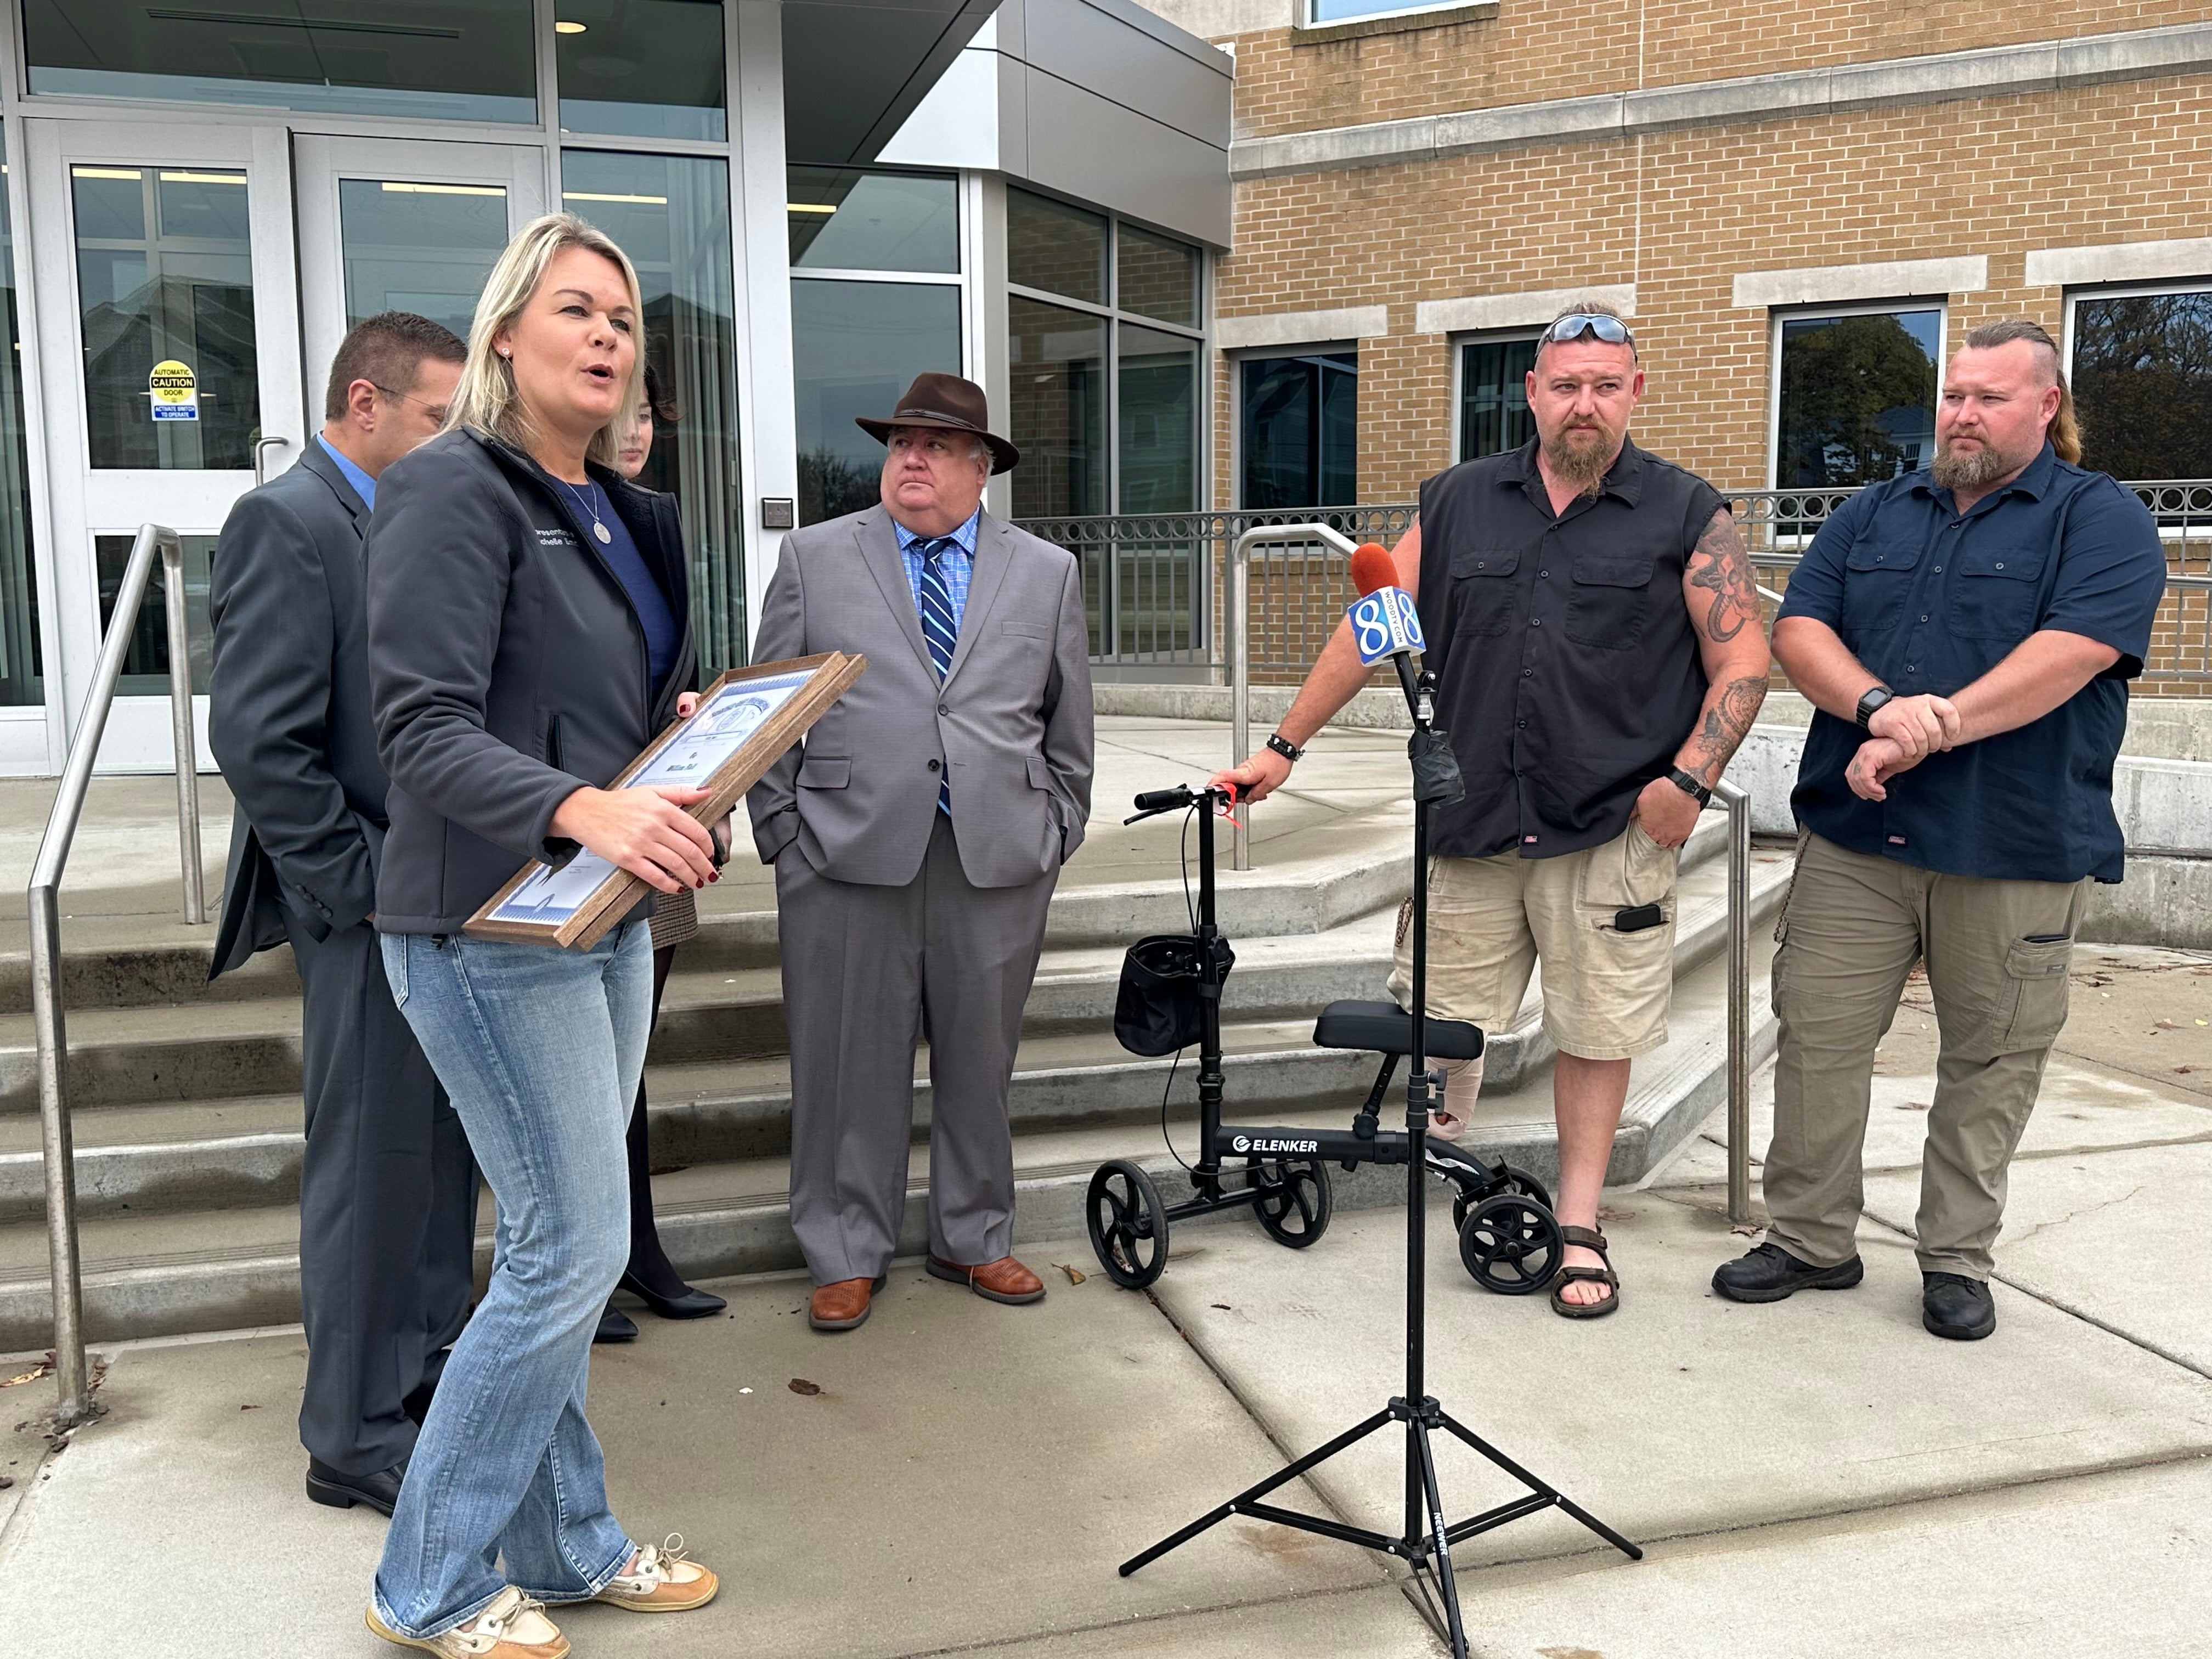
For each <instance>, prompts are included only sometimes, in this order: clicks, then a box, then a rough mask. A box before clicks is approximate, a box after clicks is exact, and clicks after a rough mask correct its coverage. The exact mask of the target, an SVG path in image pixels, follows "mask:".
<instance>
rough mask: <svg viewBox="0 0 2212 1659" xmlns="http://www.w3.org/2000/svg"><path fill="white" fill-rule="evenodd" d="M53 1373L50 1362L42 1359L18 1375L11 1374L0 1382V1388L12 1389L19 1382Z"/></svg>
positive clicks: (34, 1380)
mask: <svg viewBox="0 0 2212 1659" xmlns="http://www.w3.org/2000/svg"><path fill="white" fill-rule="evenodd" d="M53 1374H54V1368H53V1366H52V1364H51V1363H50V1362H49V1361H46V1360H43V1359H42V1360H40V1362H39V1363H38V1364H35V1365H33V1366H32V1367H31V1369H30V1370H27V1371H24V1372H22V1373H21V1374H20V1375H19V1376H11V1377H9V1379H8V1380H7V1381H6V1382H4V1383H0V1389H12V1388H15V1387H16V1386H17V1385H18V1384H21V1383H35V1382H37V1381H38V1380H39V1379H40V1377H42V1376H52V1375H53Z"/></svg>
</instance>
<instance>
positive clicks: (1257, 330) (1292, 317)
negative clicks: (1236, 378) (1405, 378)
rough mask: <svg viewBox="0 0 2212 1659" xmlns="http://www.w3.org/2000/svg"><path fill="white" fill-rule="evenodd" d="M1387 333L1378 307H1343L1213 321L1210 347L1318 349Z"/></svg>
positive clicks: (1383, 312)
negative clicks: (1310, 347)
mask: <svg viewBox="0 0 2212 1659" xmlns="http://www.w3.org/2000/svg"><path fill="white" fill-rule="evenodd" d="M1389 331H1390V313H1389V309H1388V308H1387V307H1383V306H1346V307H1342V308H1341V309H1340V310H1336V311H1276V312H1268V313H1263V314H1261V315H1260V316H1256V317H1220V318H1217V319H1214V324H1213V340H1214V343H1215V344H1216V345H1218V346H1219V347H1220V348H1221V349H1223V350H1224V351H1243V350H1248V349H1250V348H1252V347H1255V346H1285V345H1300V346H1307V345H1322V344H1326V343H1328V342H1330V341H1332V340H1364V339H1371V338H1373V337H1375V336H1376V335H1378V334H1388V333H1389Z"/></svg>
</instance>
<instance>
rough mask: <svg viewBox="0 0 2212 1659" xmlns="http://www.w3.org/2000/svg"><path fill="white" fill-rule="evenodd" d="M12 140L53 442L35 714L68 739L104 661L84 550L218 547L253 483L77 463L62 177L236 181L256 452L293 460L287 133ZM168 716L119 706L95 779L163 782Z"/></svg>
mask: <svg viewBox="0 0 2212 1659" xmlns="http://www.w3.org/2000/svg"><path fill="white" fill-rule="evenodd" d="M23 131H24V137H25V143H24V150H25V155H24V157H23V162H24V167H25V171H26V173H27V178H26V179H25V193H26V195H27V198H28V203H29V208H30V215H29V224H28V227H27V230H26V232H25V236H26V240H27V243H28V246H29V249H30V254H31V265H32V282H31V285H30V304H29V306H28V307H27V311H28V313H29V314H28V317H27V319H26V324H25V328H24V331H25V333H26V334H27V335H34V336H35V337H36V338H37V340H38V342H39V357H40V364H41V367H42V369H43V375H44V380H43V391H44V394H45V395H44V398H43V408H42V410H41V419H42V421H43V422H44V424H45V427H46V434H47V438H48V441H47V443H46V455H45V462H46V489H47V499H48V501H49V503H50V507H49V510H48V522H49V523H50V525H51V526H52V531H51V535H52V543H51V545H52V559H51V562H50V566H49V568H51V570H52V578H53V580H52V586H50V587H49V588H48V589H47V590H46V592H45V593H44V594H43V595H42V609H45V610H46V611H47V621H46V624H45V626H46V640H47V641H48V647H49V648H48V651H47V656H46V708H47V713H48V718H49V720H50V722H51V721H53V720H59V721H60V722H61V725H60V728H59V729H60V731H62V732H68V731H73V730H75V729H76V725H77V722H78V720H80V718H81V717H82V712H83V709H84V707H85V703H86V699H87V698H88V696H89V694H90V691H91V686H92V678H93V671H94V665H95V662H96V660H97V659H98V656H99V653H100V635H101V626H100V586H99V578H98V572H97V569H96V567H95V564H94V556H93V544H94V543H93V538H94V537H95V536H100V535H123V536H130V535H133V534H135V533H136V532H137V528H138V526H140V525H142V524H143V523H145V522H146V521H148V520H159V521H161V522H162V523H164V524H168V525H173V526H175V527H176V529H177V530H178V531H179V533H181V534H183V535H187V536H192V535H213V534H215V533H216V532H217V531H219V530H221V529H222V521H223V519H224V517H225V516H226V515H227V514H228V512H229V510H230V507H231V506H232V504H233V503H234V502H235V501H237V499H238V498H239V496H240V495H244V494H245V493H246V490H247V489H251V488H252V483H253V474H252V471H251V469H250V468H246V467H240V468H238V469H235V470H232V469H227V468H226V469H221V470H208V471H155V470H136V469H133V470H109V469H101V470H99V471H95V470H94V469H93V468H92V467H90V466H89V465H88V464H87V448H88V445H87V437H86V424H85V422H86V409H85V393H84V376H83V370H82V363H83V344H82V336H81V332H80V325H81V319H82V305H81V302H80V297H79V292H78V283H77V270H76V228H75V223H74V217H73V211H72V205H71V200H70V167H72V166H75V165H78V164H85V165H92V166H100V165H107V166H114V167H161V166H178V167H225V168H242V169H244V171H245V172H246V190H247V204H246V215H247V236H248V258H249V259H250V261H251V269H252V281H253V314H254V343H255V355H256V368H257V376H256V378H257V380H258V392H259V395H260V402H261V428H260V429H261V432H262V434H263V435H264V438H268V439H276V438H281V439H283V441H284V446H285V447H284V448H283V449H279V450H277V451H276V454H277V456H279V457H282V456H283V455H285V454H286V453H289V454H290V455H295V456H296V455H297V454H298V453H299V446H300V445H301V443H302V442H304V441H305V440H306V438H307V424H306V405H305V404H304V403H303V401H302V399H301V373H300V315H299V300H298V295H299V289H298V285H297V283H298V279H297V276H296V271H297V263H296V259H295V250H294V238H293V224H292V212H293V207H292V167H291V152H290V146H289V143H288V137H287V134H286V133H285V131H284V130H283V128H281V127H273V126H246V125H238V126H220V125H210V124H203V123H197V122H194V123H184V122H177V121H172V120H159V119H152V120H115V121H86V120H75V119H71V120H45V119H40V118H37V117H26V118H25V119H24V122H23ZM282 464H283V462H282V461H281V460H279V461H277V462H276V465H282ZM166 702H167V699H166V698H163V697H160V696H132V697H119V698H118V699H117V700H116V704H115V711H114V714H113V717H112V719H111V720H110V721H109V723H108V729H107V732H106V736H105V738H103V740H102V743H101V746H100V769H101V770H102V771H108V772H152V771H167V770H169V769H171V768H172V767H173V764H174V761H173V753H172V743H171V738H170V735H169V718H168V714H167V709H166V708H165V706H164V705H165V704H166ZM194 703H195V723H196V726H197V732H198V739H199V740H198V749H199V754H198V766H199V769H201V770H204V771H212V770H214V769H215V765H214V762H213V759H212V758H211V757H210V755H209V753H208V750H207V738H206V726H207V700H206V698H205V697H204V696H200V697H197V698H195V699H194Z"/></svg>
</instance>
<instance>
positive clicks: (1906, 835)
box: [1781, 444, 2166, 882]
mask: <svg viewBox="0 0 2212 1659" xmlns="http://www.w3.org/2000/svg"><path fill="white" fill-rule="evenodd" d="M2165 591H2166V555H2165V552H2164V550H2163V549H2162V548H2161V547H2160V543H2159V538H2158V527H2157V526H2156V524H2155V523H2154V521H2153V520H2152V518H2151V516H2150V513H2149V512H2148V510H2147V509H2146V508H2145V507H2144V506H2143V504H2142V502H2141V501H2138V500H2137V499H2136V496H2135V495H2134V493H2133V492H2132V491H2130V490H2128V489H2124V488H2122V487H2121V486H2120V485H2119V484H2118V483H2114V482H2113V481H2112V479H2111V478H2109V477H2106V476H2105V474H2103V473H2101V472H2087V471H2083V470H2082V469H2081V468H2080V467H2078V466H2073V465H2068V464H2067V463H2066V462H2064V461H2062V460H2060V459H2058V458H2057V454H2056V453H2054V452H2053V451H2052V450H2051V447H2050V446H2049V445H2048V444H2045V446H2044V449H2043V453H2042V454H2041V455H2039V456H2038V457H2037V458H2036V459H2035V460H2034V461H2033V462H2031V463H2030V464H2029V465H2028V468H2027V471H2025V472H2023V473H2021V475H2020V477H2017V478H2015V480H2014V481H2013V482H2012V483H2009V484H2008V485H2006V486H2005V488H2003V489H2000V490H1998V491H1996V493H1994V494H1993V495H1986V496H1984V498H1983V499H1982V500H1980V501H1977V502H1976V503H1975V504H1974V507H1973V509H1972V511H1971V512H1969V513H1966V514H1965V516H1963V517H1961V516H1960V513H1959V511H1958V508H1957V506H1956V504H1955V503H1954V501H1953V500H1952V498H1951V492H1950V491H1949V490H1948V489H1940V488H1938V487H1937V485H1936V482H1935V480H1934V478H1933V477H1932V476H1931V475H1930V474H1929V472H1928V471H1926V470H1924V469H1923V470H1922V471H1917V472H1911V473H1907V474H1906V475H1905V477H1900V478H1893V479H1891V480H1889V481H1888V482H1887V483H1879V484H1875V485H1873V486H1871V487H1869V489H1863V490H1861V491H1860V492H1859V493H1858V494H1857V495H1854V496H1852V497H1851V499H1850V500H1849V501H1845V502H1844V504H1843V506H1842V507H1839V508H1838V509H1837V511H1836V513H1835V515H1834V516H1833V517H1832V518H1831V519H1830V520H1828V521H1827V523H1826V524H1825V525H1823V526H1821V527H1820V534H1819V535H1817V536H1815V537H1814V538H1813V544H1812V545H1811V546H1810V547H1809V548H1808V549H1807V550H1806V552H1805V556H1804V559H1803V561H1802V562H1801V563H1800V564H1799V565H1798V567H1797V568H1796V570H1795V571H1794V572H1793V573H1791V575H1790V592H1789V597H1788V599H1786V601H1785V602H1784V605H1783V606H1782V611H1781V615H1782V616H1784V617H1812V618H1813V619H1814V621H1816V622H1823V623H1826V624H1827V625H1828V626H1829V627H1831V628H1832V629H1835V630H1836V633H1837V634H1838V635H1839V636H1840V637H1841V638H1842V640H1843V642H1844V645H1845V646H1847V647H1849V648H1850V651H1851V652H1852V653H1853V654H1854V655H1856V656H1857V658H1858V659H1859V660H1860V661H1861V662H1862V663H1863V664H1864V665H1866V667H1867V670H1868V671H1869V672H1870V673H1873V674H1877V675H1879V676H1880V677H1881V681H1882V683H1883V684H1885V685H1887V686H1888V687H1889V688H1890V689H1891V690H1893V691H1894V692H1895V693H1897V695H1898V696H1915V695H1917V694H1919V693H1922V692H1933V693H1935V694H1936V696H1945V697H1948V696H1953V695H1954V694H1955V693H1957V692H1958V691H1959V690H1960V689H1961V688H1963V687H1965V686H1966V685H1968V684H1972V682H1973V681H1975V680H1977V679H1979V678H1981V677H1982V676H1983V675H1984V674H1986V673H1988V672H1989V671H1990V669H1992V668H1994V667H1996V665H1997V664H1998V663H1999V662H2001V661H2002V660H2003V659H2004V658H2005V657H2007V656H2008V655H2009V654H2010V653H2011V652H2012V651H2013V649H2014V647H2016V646H2018V645H2019V644H2020V643H2021V641H2023V640H2025V639H2027V637H2028V635H2031V634H2035V633H2039V632H2041V631H2043V630H2045V629H2055V630H2057V631H2061V632H2063V633H2068V634H2079V635H2083V636H2084V637H2086V638H2088V639H2093V640H2095V641H2099V642H2100V643H2101V644H2104V645H2108V646H2110V647H2112V649H2113V650H2115V651H2117V652H2118V653H2120V658H2119V660H2118V662H2116V663H2114V664H2113V665H2112V667H2110V668H2108V669H2107V670H2106V671H2105V672H2104V673H2102V674H2100V676H2098V677H2097V678H2095V679H2093V680H2092V681H2090V682H2089V684H2087V685H2085V686H2083V687H2082V688H2081V690H2079V691H2077V692H2076V693H2075V695H2074V696H2071V697H2069V699H2068V700H2067V701H2066V702H2063V703H2061V704H2060V705H2059V706H2058V707H2057V708H2054V709H2052V710H2051V713H2049V714H2045V716H2044V717H2043V718H2042V719H2041V720H2033V721H2031V722H2029V723H2028V724H2027V725H2026V726H2019V727H2016V728H2015V729H2014V730H2012V731H2010V732H1998V733H1997V734H1996V736H1994V737H1988V738H1982V739H1981V740H1980V741H1979V742H1977V743H1970V744H1964V745H1962V746H1961V747H1960V748H1957V749H1953V750H1947V751H1946V752H1944V753H1942V754H1937V755H1930V756H1929V757H1928V758H1927V759H1926V760H1924V761H1923V762H1921V763H1920V764H1919V765H1918V766H1917V767H1915V768H1914V769H1912V770H1911V771H1909V772H1905V773H1902V774H1900V775H1898V776H1896V777H1894V778H1893V779H1891V780H1890V781H1889V784H1888V791H1889V799H1887V800H1886V801H1869V800H1862V799H1859V798H1858V797H1857V795H1855V794H1853V793H1851V790H1850V785H1849V784H1848V783H1846V782H1845V781H1844V768H1845V767H1847V766H1849V765H1850V760H1851V757H1852V756H1853V755H1855V754H1857V752H1858V748H1859V745H1860V744H1862V743H1863V742H1864V741H1866V734H1865V733H1864V732H1861V731H1860V730H1859V728H1858V727H1857V726H1856V725H1854V724H1853V723H1852V722H1851V721H1850V720H1838V719H1837V718H1836V717H1835V716H1834V715H1832V714H1820V713H1818V712H1816V713H1815V714H1814V716H1813V726H1812V730H1811V731H1810V732H1808V734H1807V737H1806V742H1805V757H1804V761H1803V763H1802V765H1801V766H1800V768H1799V769H1798V774H1797V788H1796V793H1794V794H1793V795H1791V797H1790V805H1791V806H1792V807H1793V808H1794V809H1795V810H1796V815H1797V821H1798V822H1799V823H1802V824H1803V825H1804V826H1805V827H1806V828H1807V829H1810V830H1811V831H1812V832H1813V833H1814V835H1816V836H1822V837H1824V838H1825V839H1826V840H1828V841H1832V842H1834V843H1835V844H1836V845H1838V847H1843V848H1849V849H1850V851H1852V852H1855V853H1863V854H1869V855H1871V856H1875V857H1881V858H1890V859H1895V860H1897V861H1898V862H1899V863H1901V864H1910V865H1915V866H1918V867H1919V868H1921V869H1923V870H1934V871H1937V872H1942V873H1943V874H1946V875H1957V876H1990V877H1999V878H2008V879H2012V880H2020V881H2060V882H2070V881H2079V880H2080V879H2081V878H2082V877H2084V876H2094V877H2095V878H2097V879H2098V880H2099V881H2106V882H2116V881H2118V880H2119V879H2120V877H2121V874H2122V862H2123V852H2124V848H2123V845H2122V842H2121V836H2120V826H2119V821H2118V819H2117V818H2116V817H2114V816H2113V814H2112V761H2113V758H2114V757H2116V756H2117V755H2118V753H2119V750H2120V738H2121V737H2122V735H2123V734H2124V732H2125V731H2126V729H2127V719H2128V690H2127V684H2126V683H2127V682H2128V681H2129V680H2130V679H2133V678H2135V677H2136V675H2138V674H2140V673H2142V659H2143V653H2145V652H2146V651H2148V649H2149V648H2150V633H2151V623H2152V620H2153V618H2154V617H2155V616H2156V615H2157V613H2158V606H2159V601H2160V598H2161V596H2162V595H2163V594H2164V592H2165Z"/></svg>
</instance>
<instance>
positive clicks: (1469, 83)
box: [1158, 0, 2212, 137]
mask: <svg viewBox="0 0 2212 1659" xmlns="http://www.w3.org/2000/svg"><path fill="white" fill-rule="evenodd" d="M1158 9H1159V10H1160V11H1162V12H1163V13H1164V14H1165V15H1168V16H1169V17H1170V18H1171V19H1172V18H1173V17H1174V16H1175V15H1176V5H1175V4H1174V3H1173V0H1158ZM2208 18H2212V5H2207V4H2206V3H2204V0H2148V3H2142V4H2129V3H2112V0H2104V3H2086V4H2072V5H2068V4H2059V5H2044V4H2037V3H2034V0H1986V3H1983V0H1892V3H1869V0H1826V3H1820V0H1815V3H1811V4H1793V3H1791V0H1670V3H1657V4H1650V3H1647V4H1644V5H1641V6H1638V5H1636V4H1630V5H1625V6H1623V5H1613V6H1606V5H1597V6H1593V5H1590V4H1588V3H1586V0H1501V3H1500V7H1499V10H1498V15H1496V16H1494V17H1488V18H1482V19H1478V20H1476V21H1469V22H1461V23H1454V24H1449V25H1447V26H1444V27H1432V28H1421V27H1407V28H1404V29H1402V30H1399V31H1396V32H1393V33H1382V34H1370V35H1365V36H1362V37H1359V38H1356V39H1353V40H1329V41H1321V42H1316V41H1313V40H1308V39H1305V38H1303V37H1302V36H1301V35H1300V33H1299V32H1298V31H1297V30H1294V29H1287V28H1271V29H1267V30H1264V31H1261V32H1257V33H1239V34H1235V35H1231V36H1222V37H1218V38H1221V39H1227V40H1235V42H1236V47H1237V115H1236V132H1237V137H1261V136H1265V135H1271V134H1274V133H1279V132H1303V131H1310V130H1313V129H1316V128H1320V127H1336V126H1349V125H1356V124H1359V123H1364V122H1369V121H1391V120H1400V119H1403V118H1407V117H1412V116H1419V115H1433V114H1438V113H1441V112H1447V111H1452V110H1464V109H1486V108H1489V107H1491V106H1496V105H1501V104H1520V103H1528V102H1533V101H1535V100H1542V99H1547V98H1577V97H1584V96H1589V95H1591V94H1599V93H1610V92H1621V91H1626V90H1630V89H1632V88H1638V87H1662V86H1679V85H1685V84H1689V83H1693V82H1705V81H1716V80H1727V79H1730V78H1733V77H1735V76H1746V75H1771V74H1776V73H1778V72H1781V71H1784V70H1803V69H1818V68H1826V67H1829V66H1832V65H1834V64H1847V63H1863V62H1866V61H1869V60H1872V59H1876V58H1911V57H1923V56H1928V55H1932V54H1935V53H1940V52H1961V51H1965V50H1967V49H1969V48H1973V47H1982V46H2012V45H2018V44H2021V43H2023V42H2027V41H2033V40H2066V39H2071V38H2073V37H2075V36H2078V35H2085V34H2106V33H2118V32H2121V31H2124V30H2130V29H2146V28H2157V27H2166V26H2171V25H2173V24H2179V23H2193V22H2202V21H2206V20H2207V19H2208ZM1408 21H1411V20H1408Z"/></svg>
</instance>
